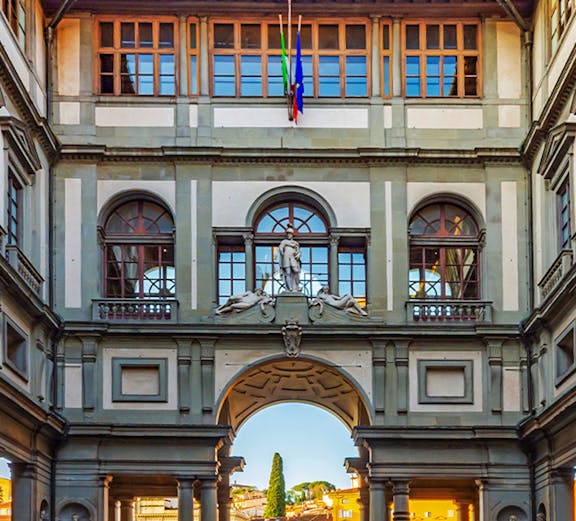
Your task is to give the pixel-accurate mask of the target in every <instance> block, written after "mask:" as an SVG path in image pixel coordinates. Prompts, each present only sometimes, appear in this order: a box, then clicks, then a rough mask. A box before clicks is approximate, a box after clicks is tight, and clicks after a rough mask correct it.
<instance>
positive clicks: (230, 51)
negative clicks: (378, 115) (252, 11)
mask: <svg viewBox="0 0 576 521" xmlns="http://www.w3.org/2000/svg"><path fill="white" fill-rule="evenodd" d="M218 24H231V25H233V26H234V48H216V47H214V26H215V25H218ZM242 25H260V27H261V32H260V34H261V46H260V48H258V49H243V48H242V47H241V42H240V34H241V26H242ZM303 25H304V26H311V33H312V49H305V48H302V57H305V56H312V81H313V86H314V92H313V93H310V92H307V91H305V92H304V96H305V97H306V98H322V99H339V98H358V99H365V98H368V97H370V96H371V90H372V89H371V81H372V80H371V78H372V70H371V66H372V63H371V52H372V51H371V45H372V44H371V42H372V36H371V30H372V26H371V22H370V20H367V19H366V18H349V19H346V20H342V19H332V18H326V19H314V20H311V21H308V20H307V21H305V22H303ZM320 25H337V26H338V40H339V49H319V48H318V27H319V26H320ZM347 25H363V26H364V27H365V28H366V48H365V49H349V50H348V49H346V48H345V47H346V26H347ZM279 30H280V27H279V22H278V21H277V20H273V19H270V20H261V19H254V18H246V19H242V20H237V19H229V18H216V19H213V20H211V21H210V25H209V36H208V37H209V46H208V47H209V56H210V65H209V71H210V95H211V96H213V97H224V98H225V97H231V96H215V95H214V56H217V55H228V56H234V58H235V59H234V67H235V70H234V77H235V84H234V96H232V97H236V98H242V97H250V96H242V95H241V81H240V75H241V72H240V57H241V56H260V57H261V58H262V94H261V96H258V97H263V98H269V97H272V98H279V97H280V96H270V95H269V94H268V57H269V56H281V54H282V51H281V49H270V48H268V34H269V33H270V31H279ZM293 30H294V31H295V30H296V26H295V24H293ZM287 32H288V31H287V27H286V20H284V36H285V38H286V47H288V38H287ZM286 50H287V51H288V49H286ZM295 54H296V40H295V38H292V68H293V72H294V63H295V62H294V57H295ZM320 55H322V56H339V58H340V60H339V66H340V95H339V96H320V94H319V89H320V83H319V74H318V72H319V66H318V63H319V56H320ZM349 56H364V57H365V58H366V96H347V95H346V73H345V71H346V58H347V57H349Z"/></svg>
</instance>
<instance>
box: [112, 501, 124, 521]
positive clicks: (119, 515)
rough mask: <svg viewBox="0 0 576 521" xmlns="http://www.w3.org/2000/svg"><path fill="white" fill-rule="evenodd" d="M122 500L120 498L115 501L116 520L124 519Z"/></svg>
mask: <svg viewBox="0 0 576 521" xmlns="http://www.w3.org/2000/svg"><path fill="white" fill-rule="evenodd" d="M121 506H122V502H121V501H120V500H118V499H117V500H116V501H114V521H122V511H121V509H120V508H121Z"/></svg>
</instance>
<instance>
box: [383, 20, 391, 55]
mask: <svg viewBox="0 0 576 521" xmlns="http://www.w3.org/2000/svg"><path fill="white" fill-rule="evenodd" d="M382 49H384V50H385V51H388V50H390V26H389V25H383V26H382Z"/></svg>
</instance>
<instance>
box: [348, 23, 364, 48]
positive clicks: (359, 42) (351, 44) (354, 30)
mask: <svg viewBox="0 0 576 521" xmlns="http://www.w3.org/2000/svg"><path fill="white" fill-rule="evenodd" d="M346 49H366V26H364V25H347V26H346Z"/></svg>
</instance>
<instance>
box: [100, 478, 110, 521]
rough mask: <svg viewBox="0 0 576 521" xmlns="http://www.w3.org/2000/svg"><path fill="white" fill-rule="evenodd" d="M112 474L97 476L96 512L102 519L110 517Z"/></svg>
mask: <svg viewBox="0 0 576 521" xmlns="http://www.w3.org/2000/svg"><path fill="white" fill-rule="evenodd" d="M111 481H112V476H108V475H104V476H98V512H99V515H100V516H101V517H102V519H106V520H107V519H110V514H109V511H108V509H109V507H110V482H111Z"/></svg>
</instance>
